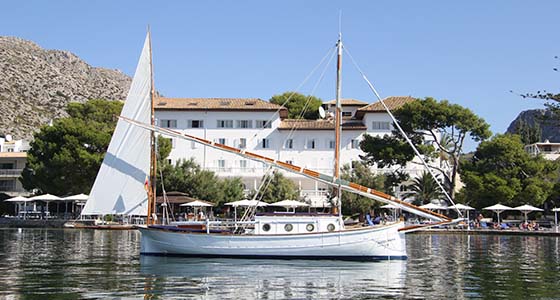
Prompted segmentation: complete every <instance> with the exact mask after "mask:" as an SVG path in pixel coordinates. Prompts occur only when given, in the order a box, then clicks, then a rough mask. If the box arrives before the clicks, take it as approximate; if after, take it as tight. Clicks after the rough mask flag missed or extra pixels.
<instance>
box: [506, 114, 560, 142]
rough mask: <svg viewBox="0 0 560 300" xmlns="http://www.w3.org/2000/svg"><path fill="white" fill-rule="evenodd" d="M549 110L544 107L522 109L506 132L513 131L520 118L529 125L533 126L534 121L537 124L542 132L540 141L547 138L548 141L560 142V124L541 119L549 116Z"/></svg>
mask: <svg viewBox="0 0 560 300" xmlns="http://www.w3.org/2000/svg"><path fill="white" fill-rule="evenodd" d="M550 117H551V115H550V112H547V111H546V110H544V109H530V110H525V111H522V112H521V113H520V114H519V115H518V116H517V118H515V120H513V122H511V124H510V125H509V127H508V129H507V131H506V132H507V133H514V132H515V128H516V127H517V124H518V123H519V122H521V121H522V120H523V121H524V122H525V123H526V124H528V125H529V126H534V125H535V123H536V124H539V126H540V128H541V130H542V134H541V140H540V141H541V142H544V141H545V140H549V141H550V142H555V143H558V142H560V124H558V123H554V122H551V121H548V122H547V121H543V120H546V119H547V118H550Z"/></svg>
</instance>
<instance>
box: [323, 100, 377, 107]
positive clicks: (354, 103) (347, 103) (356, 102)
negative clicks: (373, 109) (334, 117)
mask: <svg viewBox="0 0 560 300" xmlns="http://www.w3.org/2000/svg"><path fill="white" fill-rule="evenodd" d="M340 102H341V105H344V106H365V105H368V103H367V102H364V101H360V100H356V99H340ZM325 104H329V105H335V104H336V99H334V100H331V101H328V102H325Z"/></svg>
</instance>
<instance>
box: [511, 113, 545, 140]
mask: <svg viewBox="0 0 560 300" xmlns="http://www.w3.org/2000/svg"><path fill="white" fill-rule="evenodd" d="M514 133H515V134H517V135H519V136H520V137H521V142H523V144H525V145H528V144H534V143H538V142H539V141H540V139H541V134H542V131H541V128H540V126H539V124H538V123H536V122H535V125H534V126H531V125H529V124H528V123H527V122H526V121H524V120H522V119H521V120H519V121H518V122H517V124H515V132H514Z"/></svg>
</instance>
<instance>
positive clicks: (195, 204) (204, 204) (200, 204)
mask: <svg viewBox="0 0 560 300" xmlns="http://www.w3.org/2000/svg"><path fill="white" fill-rule="evenodd" d="M179 206H192V207H212V206H214V204H213V203H210V202H206V201H201V200H194V201H191V202H188V203H183V204H181V205H179Z"/></svg>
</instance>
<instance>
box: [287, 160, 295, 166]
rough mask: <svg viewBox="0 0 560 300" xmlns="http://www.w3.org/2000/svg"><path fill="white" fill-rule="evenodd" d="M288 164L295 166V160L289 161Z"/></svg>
mask: <svg viewBox="0 0 560 300" xmlns="http://www.w3.org/2000/svg"><path fill="white" fill-rule="evenodd" d="M286 163H287V164H290V165H293V164H294V161H293V160H287V161H286Z"/></svg>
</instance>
